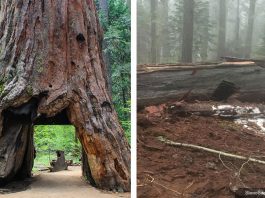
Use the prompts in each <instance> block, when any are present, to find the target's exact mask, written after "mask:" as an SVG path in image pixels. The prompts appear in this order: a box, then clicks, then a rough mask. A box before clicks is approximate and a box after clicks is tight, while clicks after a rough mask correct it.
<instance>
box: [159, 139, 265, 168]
mask: <svg viewBox="0 0 265 198" xmlns="http://www.w3.org/2000/svg"><path fill="white" fill-rule="evenodd" d="M158 140H159V141H161V142H163V143H165V144H168V145H172V146H182V147H187V148H193V149H197V150H203V151H207V152H210V153H215V154H218V155H222V156H225V157H231V158H235V159H240V160H247V161H248V162H255V163H259V164H265V161H262V160H258V159H255V158H251V157H245V156H241V155H236V154H231V153H226V152H223V151H218V150H214V149H210V148H206V147H203V146H197V145H194V144H185V143H179V142H173V141H171V140H168V139H166V138H164V137H161V136H160V137H158Z"/></svg>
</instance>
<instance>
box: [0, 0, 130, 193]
mask: <svg viewBox="0 0 265 198" xmlns="http://www.w3.org/2000/svg"><path fill="white" fill-rule="evenodd" d="M0 27H1V32H0V74H1V75H0V94H1V95H0V115H1V116H0V145H1V146H0V182H1V184H5V183H7V182H9V181H12V180H14V179H16V178H24V177H28V176H30V174H31V170H32V165H33V155H34V149H33V125H34V122H38V120H39V119H42V118H45V119H48V118H49V117H56V116H58V117H60V115H61V114H62V113H63V114H64V115H63V116H66V117H67V119H68V120H69V122H70V124H72V125H73V126H75V128H76V131H77V135H78V138H79V140H80V142H81V145H82V148H83V150H84V152H83V156H84V162H86V164H85V166H84V169H83V171H84V172H86V173H87V174H89V177H87V178H88V179H89V180H90V181H91V182H94V184H95V186H97V187H99V188H102V189H108V190H114V189H122V190H124V191H129V190H130V172H129V168H130V148H129V144H128V143H127V141H126V139H125V136H124V132H123V130H122V128H121V126H120V124H119V121H118V118H117V114H116V112H115V110H114V108H113V104H112V101H111V97H110V96H109V92H108V88H107V87H108V85H107V81H106V76H107V74H106V67H105V65H104V63H103V60H102V52H101V51H102V49H101V41H102V30H101V28H100V26H99V21H98V17H97V14H96V9H95V5H94V2H93V1H92V0H79V1H73V0H68V1H44V0H42V1H31V0H26V1H15V0H10V1H0ZM103 104H104V105H103Z"/></svg>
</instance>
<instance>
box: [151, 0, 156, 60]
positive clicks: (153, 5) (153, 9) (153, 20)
mask: <svg viewBox="0 0 265 198" xmlns="http://www.w3.org/2000/svg"><path fill="white" fill-rule="evenodd" d="M151 62H152V63H155V64H156V63H157V0H151Z"/></svg>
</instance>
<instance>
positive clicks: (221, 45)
mask: <svg viewBox="0 0 265 198" xmlns="http://www.w3.org/2000/svg"><path fill="white" fill-rule="evenodd" d="M226 15H227V9H226V0H219V33H218V51H217V59H219V58H220V57H222V56H225V48H226Z"/></svg>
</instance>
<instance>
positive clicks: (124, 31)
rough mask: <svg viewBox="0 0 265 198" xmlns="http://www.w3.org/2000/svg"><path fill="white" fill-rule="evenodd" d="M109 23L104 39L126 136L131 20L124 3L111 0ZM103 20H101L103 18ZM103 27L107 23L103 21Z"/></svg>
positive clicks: (128, 109) (128, 129) (128, 104)
mask: <svg viewBox="0 0 265 198" xmlns="http://www.w3.org/2000/svg"><path fill="white" fill-rule="evenodd" d="M108 6H109V15H108V18H109V23H108V25H107V27H106V31H105V33H104V40H105V41H106V44H107V48H105V49H104V51H105V52H107V53H108V54H109V61H110V64H111V71H112V72H111V80H112V99H113V102H114V105H115V109H116V111H117V112H118V116H119V120H120V122H121V123H122V126H123V128H124V129H125V130H126V132H127V133H126V135H127V136H128V138H129V135H130V91H131V89H130V68H131V67H130V62H131V50H130V49H131V48H130V43H131V21H130V18H131V17H130V13H129V8H128V6H127V3H126V1H124V0H108ZM101 20H102V18H101ZM101 23H103V24H104V20H103V21H101Z"/></svg>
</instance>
